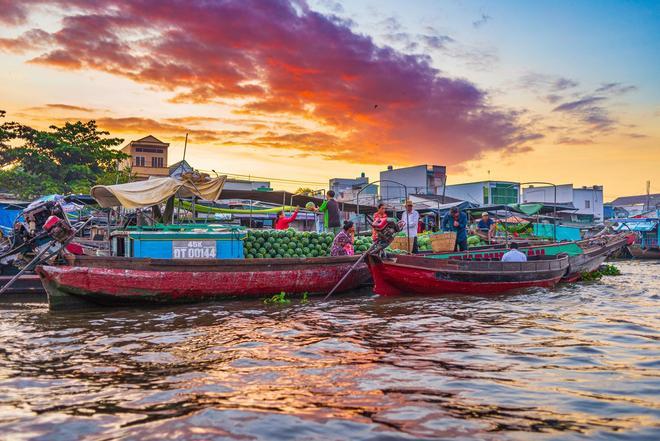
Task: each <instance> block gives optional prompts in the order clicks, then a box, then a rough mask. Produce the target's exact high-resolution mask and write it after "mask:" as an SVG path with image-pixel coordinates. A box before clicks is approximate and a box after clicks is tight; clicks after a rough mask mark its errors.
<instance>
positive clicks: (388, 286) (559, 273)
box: [367, 255, 569, 295]
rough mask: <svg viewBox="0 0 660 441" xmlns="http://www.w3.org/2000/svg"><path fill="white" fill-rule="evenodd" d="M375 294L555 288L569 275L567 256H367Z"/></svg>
mask: <svg viewBox="0 0 660 441" xmlns="http://www.w3.org/2000/svg"><path fill="white" fill-rule="evenodd" d="M367 262H368V265H369V270H370V271H371V275H372V277H373V280H374V292H375V293H376V294H380V295H402V294H419V295H436V294H501V293H505V292H509V291H513V290H518V289H524V288H532V287H542V288H551V287H553V286H555V285H556V284H557V283H558V282H559V281H560V280H561V278H562V277H564V275H565V274H566V272H567V271H568V265H569V264H568V256H566V255H558V256H540V255H539V256H533V257H530V258H529V260H528V261H527V262H501V261H500V260H499V259H484V260H458V259H433V258H430V257H425V256H415V255H396V256H390V257H379V256H373V255H372V256H368V258H367Z"/></svg>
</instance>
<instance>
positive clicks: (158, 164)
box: [151, 157, 163, 168]
mask: <svg viewBox="0 0 660 441" xmlns="http://www.w3.org/2000/svg"><path fill="white" fill-rule="evenodd" d="M151 166H152V167H154V168H163V158H156V157H154V158H151Z"/></svg>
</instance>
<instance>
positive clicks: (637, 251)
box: [628, 245, 660, 259]
mask: <svg viewBox="0 0 660 441" xmlns="http://www.w3.org/2000/svg"><path fill="white" fill-rule="evenodd" d="M628 251H629V252H630V255H631V256H633V257H634V258H635V259H660V248H642V247H640V246H639V245H628Z"/></svg>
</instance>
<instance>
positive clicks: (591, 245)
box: [428, 233, 629, 282]
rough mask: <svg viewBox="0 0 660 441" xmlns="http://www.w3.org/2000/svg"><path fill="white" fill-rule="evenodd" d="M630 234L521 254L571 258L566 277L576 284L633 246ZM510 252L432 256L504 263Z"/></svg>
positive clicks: (547, 246) (548, 246)
mask: <svg viewBox="0 0 660 441" xmlns="http://www.w3.org/2000/svg"><path fill="white" fill-rule="evenodd" d="M628 236H629V234H627V233H619V234H609V235H602V236H596V237H593V238H591V239H585V240H579V241H573V242H557V243H544V244H539V245H526V244H525V243H524V242H522V243H519V250H520V251H521V252H523V253H525V254H527V256H528V257H532V256H556V255H559V254H566V255H567V256H568V262H569V269H568V272H567V273H566V275H565V276H564V277H563V281H565V282H573V281H576V280H579V279H580V276H581V274H583V273H590V272H593V271H596V270H597V269H598V267H599V266H600V265H602V264H603V262H605V259H607V258H608V257H609V256H610V255H612V254H614V253H616V252H617V251H619V250H621V249H622V248H624V247H625V246H626V245H627V244H628V242H629V237H628ZM507 251H508V250H507V249H506V248H504V247H502V245H501V244H500V245H494V246H490V247H479V248H478V249H474V250H469V251H464V252H455V253H434V254H430V255H428V257H429V258H434V259H456V260H482V259H500V258H501V257H502V256H503V255H504V253H506V252H507Z"/></svg>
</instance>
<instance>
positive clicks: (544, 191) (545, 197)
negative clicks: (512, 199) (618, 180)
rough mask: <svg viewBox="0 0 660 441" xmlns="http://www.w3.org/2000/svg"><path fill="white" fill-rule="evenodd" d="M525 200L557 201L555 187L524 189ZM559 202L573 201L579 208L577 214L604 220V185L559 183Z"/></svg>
mask: <svg viewBox="0 0 660 441" xmlns="http://www.w3.org/2000/svg"><path fill="white" fill-rule="evenodd" d="M522 199H523V202H546V203H554V202H555V187H554V186H550V185H548V186H542V187H535V186H530V187H528V188H525V189H523V197H522ZM556 202H557V203H560V204H569V203H572V204H573V206H574V207H575V208H576V209H577V211H575V212H574V214H576V215H582V216H589V215H590V216H592V217H593V220H594V221H602V220H603V219H604V213H603V186H602V185H593V186H591V187H577V188H575V187H573V184H563V185H557V201H556Z"/></svg>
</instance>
